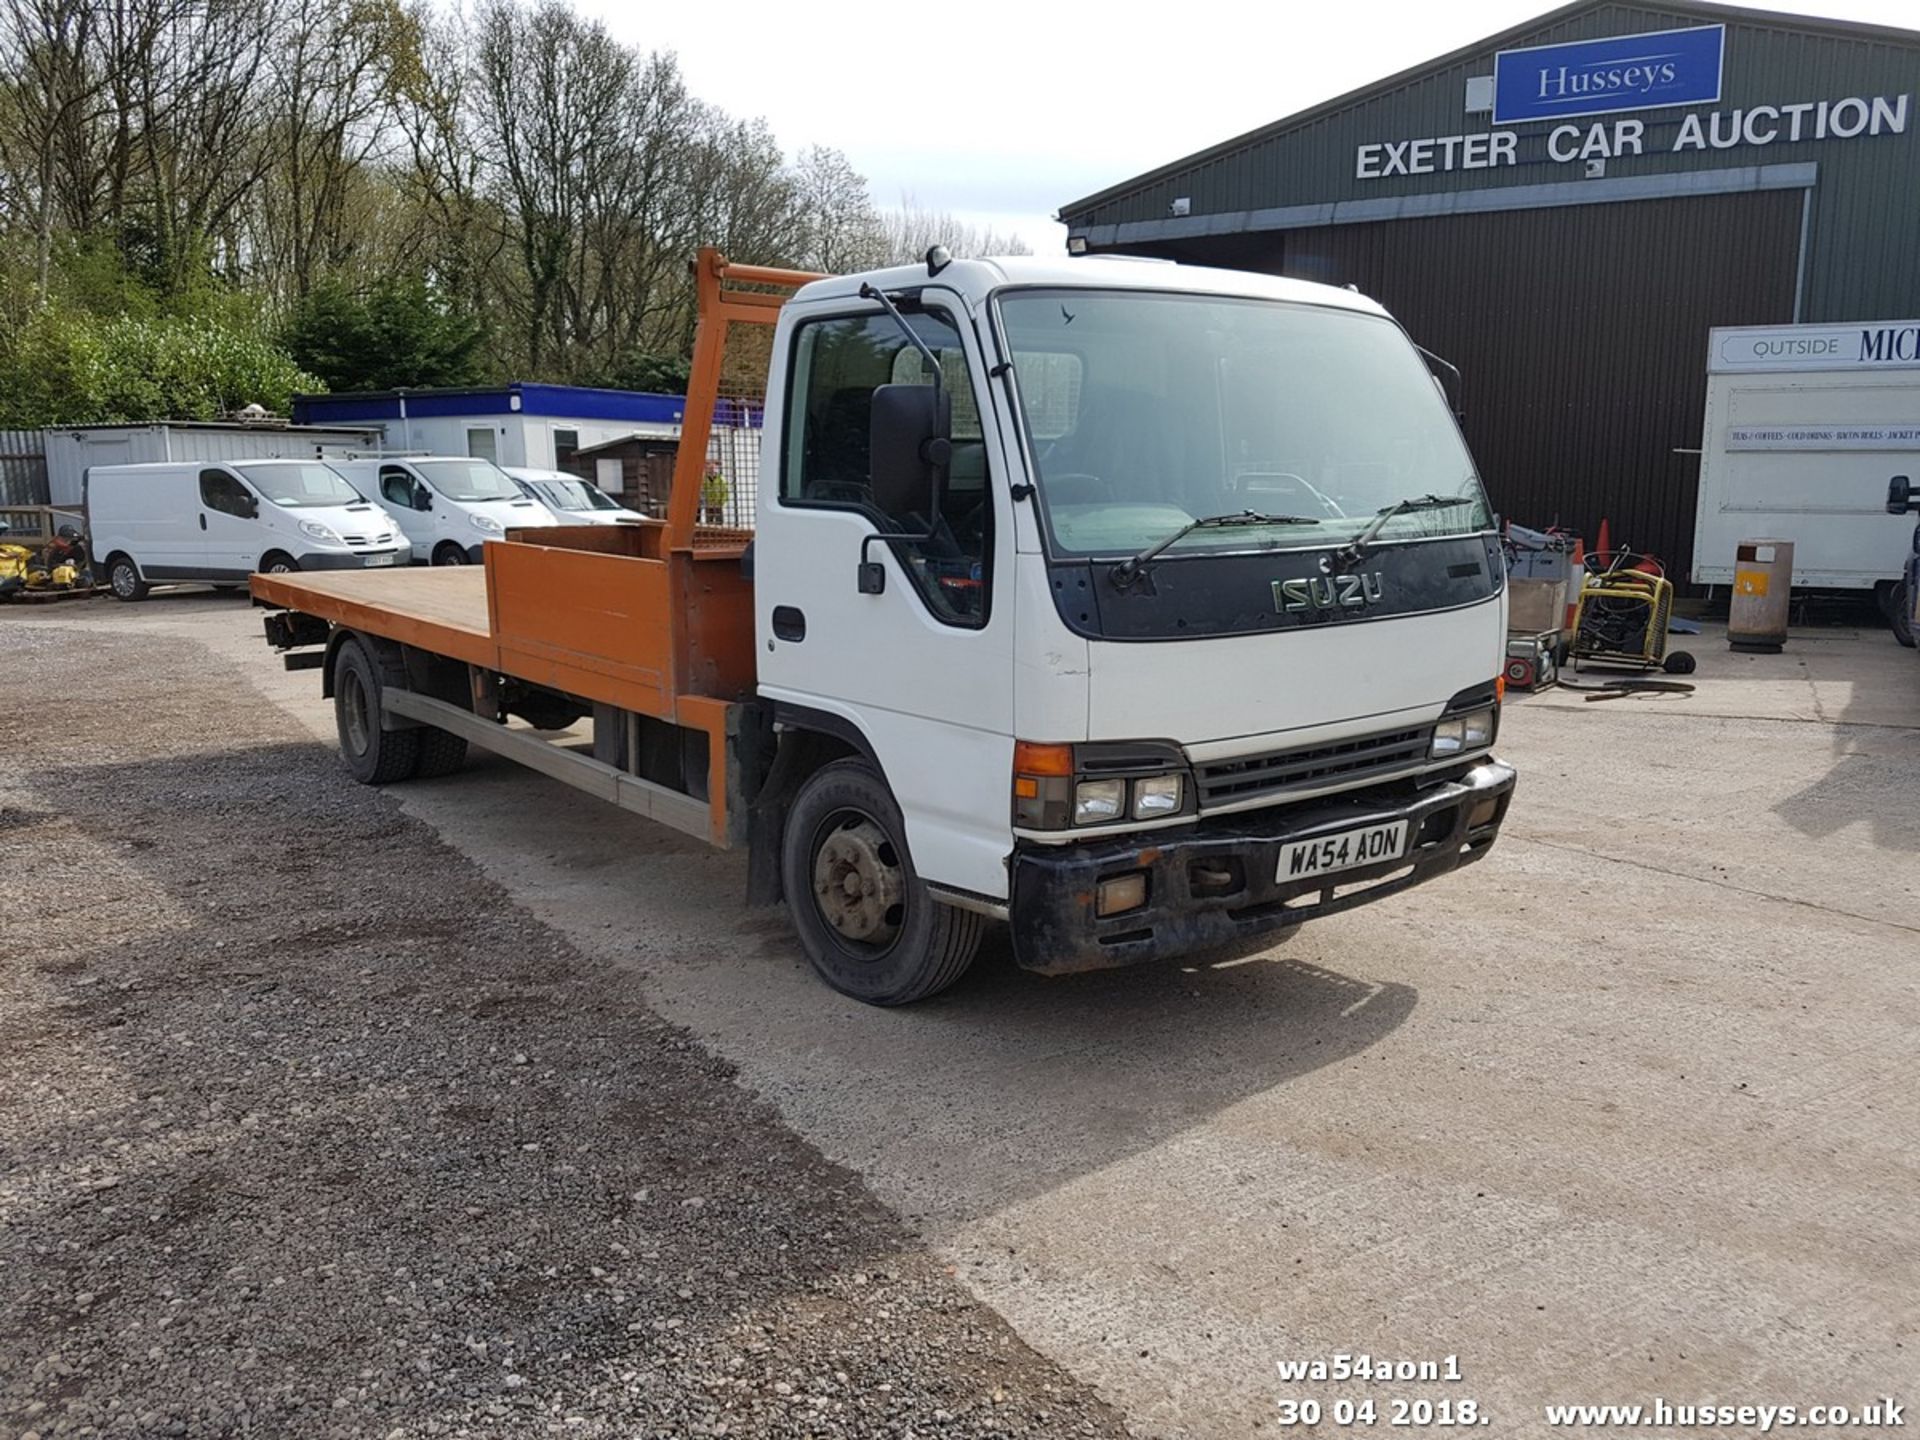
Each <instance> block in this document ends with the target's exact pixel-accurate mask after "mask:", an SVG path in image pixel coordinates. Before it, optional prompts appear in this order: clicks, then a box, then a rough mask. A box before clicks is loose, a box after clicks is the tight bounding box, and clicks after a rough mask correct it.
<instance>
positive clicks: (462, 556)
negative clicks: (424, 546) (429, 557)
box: [433, 540, 467, 565]
mask: <svg viewBox="0 0 1920 1440" xmlns="http://www.w3.org/2000/svg"><path fill="white" fill-rule="evenodd" d="M433 563H434V564H436V565H464V564H466V563H467V552H466V551H464V550H462V549H461V548H460V547H459V546H458V545H456V544H454V543H453V541H451V540H442V541H441V542H440V543H439V544H438V545H436V546H435V547H434V551H433Z"/></svg>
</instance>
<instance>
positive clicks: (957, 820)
mask: <svg viewBox="0 0 1920 1440" xmlns="http://www.w3.org/2000/svg"><path fill="white" fill-rule="evenodd" d="M790 313H792V314H794V315H796V316H799V317H800V318H799V321H798V323H797V324H796V325H794V326H793V328H792V329H791V330H790V331H786V332H785V334H786V337H787V338H786V339H785V341H784V342H783V344H782V347H781V350H780V353H778V354H777V355H776V356H775V359H774V364H773V367H772V374H771V375H770V376H769V391H768V393H769V395H770V396H779V397H784V403H785V414H784V421H783V424H782V425H781V426H780V427H778V433H777V435H775V434H770V436H769V438H768V440H767V443H766V445H765V446H764V447H763V450H764V453H763V457H762V468H763V472H764V473H765V474H766V477H767V478H766V479H765V480H763V481H762V482H761V484H762V490H763V494H762V495H761V498H760V502H759V505H758V530H757V535H756V539H755V544H754V594H755V601H754V603H755V608H756V618H757V626H758V636H759V641H760V650H759V653H758V659H759V664H760V670H759V677H760V692H761V694H762V695H763V696H766V697H770V698H772V699H773V700H775V701H776V702H778V703H780V704H784V705H789V706H797V707H801V708H803V709H805V710H810V711H813V712H816V713H817V714H825V715H828V716H832V717H835V719H836V720H837V721H838V722H839V723H840V724H841V725H842V726H844V727H850V728H851V730H852V731H854V732H857V734H858V735H859V736H860V737H861V738H862V740H863V741H864V743H865V745H866V746H867V747H868V748H869V749H870V750H871V752H872V753H873V755H874V757H875V758H876V759H877V760H878V761H879V763H880V765H881V768H882V769H883V770H884V772H885V778H886V781H887V783H888V785H889V786H891V788H892V790H893V794H894V796H895V798H896V799H897V800H898V801H899V802H900V806H901V810H902V812H903V814H904V816H905V818H906V827H907V843H908V845H909V847H910V849H911V850H912V858H913V863H914V866H915V868H916V869H917V870H918V872H919V873H920V875H921V877H922V878H923V879H926V880H928V881H931V882H933V883H935V884H941V885H946V886H949V887H954V888H958V889H962V890H967V891H971V892H974V893H975V894H979V895H986V896H992V897H995V898H1000V897H1004V896H1005V895H1006V894H1007V871H1006V866H1005V860H1006V855H1007V853H1008V850H1009V847H1010V844H1011V819H1010V815H1011V800H1010V796H1009V789H1008V787H1009V785H1010V783H1011V778H1012V763H1013V736H1012V716H1013V700H1012V657H1013V641H1012V635H1013V613H1012V609H1013V607H1012V603H1011V595H1012V584H1011V581H1012V571H1013V546H1012V540H1011V535H1012V528H1013V527H1012V523H1011V505H1012V501H1011V497H1010V495H1009V493H1008V489H1007V485H1006V481H1005V476H1006V475H1007V474H1008V473H1009V472H1008V469H1007V460H1006V456H1005V455H1004V454H1003V453H1002V449H1001V446H1000V442H999V436H998V432H997V429H996V427H994V426H993V425H990V424H989V425H985V426H983V425H982V424H981V420H980V416H981V415H982V413H988V414H991V411H990V410H989V409H987V408H986V402H987V389H986V385H985V383H984V376H985V366H984V363H983V357H982V355H981V352H980V349H979V338H978V334H977V332H976V331H975V329H974V327H973V325H972V323H971V321H970V320H969V319H968V318H967V316H966V311H965V309H964V307H963V305H962V303H961V301H960V299H959V298H958V297H957V296H955V295H953V294H952V293H951V292H948V291H944V290H939V289H934V288H929V289H928V290H926V291H925V292H923V294H922V297H921V299H920V302H919V303H918V304H914V305H913V307H912V309H911V311H910V313H908V314H907V315H906V317H905V318H906V320H907V322H908V323H909V324H910V325H912V327H913V328H914V330H915V331H916V332H917V333H918V334H919V335H920V336H921V338H922V339H923V340H924V341H925V342H926V343H927V345H928V346H929V348H931V349H932V350H934V351H935V352H936V354H937V355H938V356H939V358H940V372H941V379H942V380H943V382H944V383H945V384H946V386H947V388H948V390H949V392H950V394H951V398H952V409H953V459H952V464H951V466H950V472H949V480H948V484H947V486H946V493H945V495H944V497H943V499H942V501H941V504H940V506H939V508H938V511H937V513H935V514H933V515H930V516H919V517H915V518H913V519H911V520H909V522H908V524H909V525H910V527H911V531H912V532H917V533H919V534H921V535H923V536H925V537H926V538H917V539H909V538H902V539H899V540H892V541H886V540H874V541H872V543H871V544H868V545H867V547H866V551H865V554H864V555H863V552H862V544H863V542H866V541H868V540H869V537H873V536H875V535H880V534H887V533H893V534H901V533H902V531H903V526H902V524H901V523H900V522H899V521H898V520H890V519H889V518H888V517H887V516H886V515H884V514H882V513H881V511H880V510H879V508H878V507H877V506H876V505H875V503H874V496H873V486H872V478H871V474H870V466H869V452H870V435H869V428H868V427H869V424H870V419H871V412H872V397H873V392H874V391H875V390H876V389H877V388H878V387H880V386H882V385H900V384H911V385H925V384H931V383H933V379H934V376H933V374H932V371H931V367H929V366H928V365H927V364H926V361H925V360H924V358H923V357H922V355H921V353H920V351H919V350H918V349H917V348H916V347H915V346H914V345H913V344H912V342H911V341H910V340H909V339H908V338H907V336H906V335H905V334H903V333H902V331H901V328H900V326H899V324H898V323H896V321H895V320H894V319H893V318H892V317H891V316H889V315H888V314H887V313H886V312H885V311H884V310H883V309H881V308H879V307H878V305H877V304H875V303H873V302H861V301H857V300H838V301H835V300H827V301H821V302H817V303H816V304H813V305H808V306H805V307H804V308H802V307H796V308H794V309H793V310H792V311H791V312H790ZM769 428H770V431H771V430H773V429H774V427H769ZM863 559H869V560H873V561H877V562H878V563H879V564H880V566H881V567H882V572H883V574H884V583H883V585H882V588H881V589H880V592H879V593H877V594H873V593H863V592H862V588H861V584H860V564H861V561H862V560H863Z"/></svg>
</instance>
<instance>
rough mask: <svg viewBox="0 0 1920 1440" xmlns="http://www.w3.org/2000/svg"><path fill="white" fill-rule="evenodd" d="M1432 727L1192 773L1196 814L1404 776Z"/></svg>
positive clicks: (1422, 753) (1428, 741)
mask: <svg viewBox="0 0 1920 1440" xmlns="http://www.w3.org/2000/svg"><path fill="white" fill-rule="evenodd" d="M1432 744H1433V727H1432V726H1431V725H1423V726H1421V727H1420V728H1419V729H1417V730H1391V731H1388V732H1387V733H1385V734H1382V735H1358V736H1355V737H1354V738H1353V739H1351V740H1341V741H1337V742H1335V743H1334V744H1331V745H1310V746H1307V747H1305V748H1303V749H1297V750H1269V751H1268V752H1267V753H1266V754H1264V755H1242V756H1238V757H1237V758H1235V759H1232V760H1216V761H1214V762H1213V763H1212V764H1209V765H1202V766H1199V767H1198V770H1197V772H1196V774H1197V778H1198V781H1199V785H1200V808H1201V809H1202V810H1206V809H1208V808H1210V807H1212V806H1215V805H1227V804H1231V803H1234V802H1236V801H1241V800H1261V799H1265V798H1266V797H1268V796H1270V795H1284V794H1287V793H1288V792H1289V791H1294V790H1317V789H1323V788H1325V787H1326V786H1328V785H1346V784H1357V783H1360V782H1363V781H1365V780H1366V779H1367V778H1368V777H1370V776H1373V775H1384V774H1388V773H1391V772H1394V771H1399V770H1405V769H1407V768H1409V767H1410V766H1413V765H1416V764H1418V763H1419V762H1421V761H1422V760H1425V759H1426V758H1427V752H1428V750H1429V748H1431V746H1432Z"/></svg>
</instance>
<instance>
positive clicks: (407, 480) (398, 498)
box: [380, 466, 413, 510]
mask: <svg viewBox="0 0 1920 1440" xmlns="http://www.w3.org/2000/svg"><path fill="white" fill-rule="evenodd" d="M380 498H381V499H382V500H385V501H386V502H387V503H388V504H390V505H398V506H399V507H400V508H401V509H402V510H411V509H413V476H411V475H409V474H408V473H407V472H406V471H404V470H401V469H397V468H395V467H393V466H388V467H387V468H386V469H385V470H382V471H381V472H380Z"/></svg>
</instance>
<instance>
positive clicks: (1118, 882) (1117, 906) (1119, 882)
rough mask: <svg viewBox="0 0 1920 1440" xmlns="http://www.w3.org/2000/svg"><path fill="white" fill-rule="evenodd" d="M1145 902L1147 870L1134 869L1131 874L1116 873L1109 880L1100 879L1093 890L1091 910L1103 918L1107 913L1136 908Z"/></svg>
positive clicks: (1115, 913)
mask: <svg viewBox="0 0 1920 1440" xmlns="http://www.w3.org/2000/svg"><path fill="white" fill-rule="evenodd" d="M1146 903H1147V872H1146V871H1144V870H1136V871H1134V872H1133V873H1132V874H1131V875H1116V876H1114V877H1113V878H1112V879H1111V880H1102V881H1101V882H1100V884H1099V886H1098V888H1097V889H1096V890H1095V891H1094V899H1093V910H1094V913H1095V914H1096V915H1098V916H1100V917H1101V918H1102V919H1105V918H1106V917H1107V916H1109V915H1120V914H1123V913H1125V912H1126V911H1128V910H1138V909H1139V908H1140V907H1141V906H1142V905H1144V904H1146Z"/></svg>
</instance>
